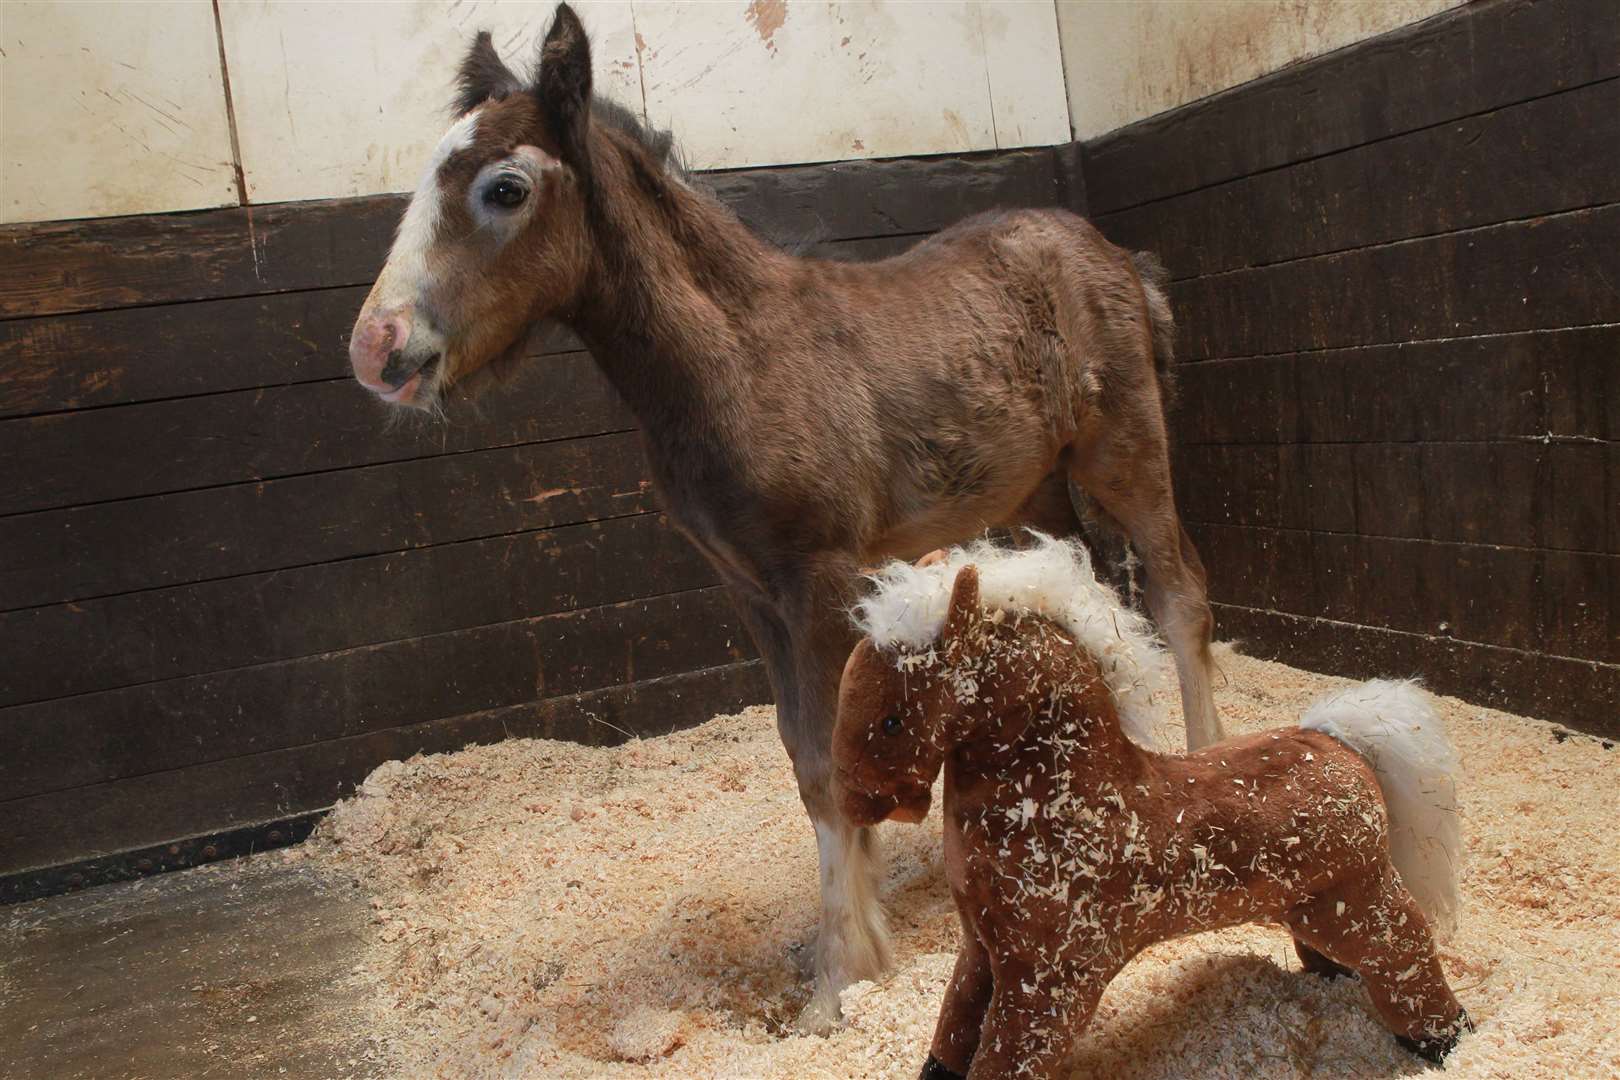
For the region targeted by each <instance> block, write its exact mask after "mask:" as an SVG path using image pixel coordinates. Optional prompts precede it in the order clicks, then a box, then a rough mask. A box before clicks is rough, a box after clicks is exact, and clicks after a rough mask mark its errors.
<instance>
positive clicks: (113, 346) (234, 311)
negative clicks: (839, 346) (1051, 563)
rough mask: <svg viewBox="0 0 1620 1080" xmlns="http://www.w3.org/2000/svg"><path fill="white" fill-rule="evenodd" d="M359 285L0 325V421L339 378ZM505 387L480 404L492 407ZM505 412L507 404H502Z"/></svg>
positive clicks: (842, 244) (841, 246)
mask: <svg viewBox="0 0 1620 1080" xmlns="http://www.w3.org/2000/svg"><path fill="white" fill-rule="evenodd" d="M922 235H924V234H906V235H899V236H883V237H871V238H864V239H856V240H835V241H829V242H825V243H820V244H816V245H813V246H812V247H811V248H810V249H809V251H808V252H807V253H808V254H812V255H820V256H823V257H826V258H834V259H843V260H863V259H875V258H882V257H884V256H887V255H893V254H896V253H897V252H899V251H903V250H905V249H906V248H908V247H910V246H912V245H913V244H915V243H916V242H917V241H918V240H919V239H921V238H922ZM368 288H369V286H364V285H361V286H355V287H350V288H337V289H319V290H313V291H306V292H292V293H276V294H272V295H268V296H249V297H236V298H232V299H227V300H202V301H196V302H193V303H184V304H162V305H158V306H155V307H140V308H114V309H111V310H108V311H92V312H80V313H77V314H72V315H49V316H42V317H39V318H32V319H12V320H10V321H3V322H0V419H4V418H5V417H10V416H23V415H27V414H30V413H41V412H61V411H66V410H72V409H81V408H92V407H101V406H108V405H126V404H131V403H136V402H145V401H159V400H163V399H166V398H175V397H190V396H197V395H202V394H218V393H224V392H228V391H236V390H252V389H256V388H259V387H266V386H283V385H287V384H291V383H307V382H315V381H319V380H323V379H347V378H348V377H349V355H348V340H349V330H350V328H351V327H352V325H353V324H354V319H355V315H356V313H357V312H358V311H359V310H360V304H361V302H362V301H364V300H365V297H366V292H367V290H368ZM583 350H584V346H583V345H582V344H581V343H580V341H579V339H578V338H577V337H575V336H574V335H573V334H572V333H571V332H570V331H568V330H566V329H565V328H563V327H562V326H559V325H556V324H550V323H547V324H542V325H540V326H537V327H536V328H535V329H534V331H533V332H531V334H530V337H529V341H528V343H527V346H526V359H525V364H534V363H535V362H536V361H537V360H539V359H540V358H543V357H549V356H553V355H555V354H557V353H568V352H582V351H583ZM506 394H507V390H506V388H505V387H496V388H494V389H493V390H491V391H490V392H489V393H488V395H487V396H486V397H484V398H483V402H484V405H485V408H486V409H487V408H488V407H490V405H491V404H498V402H495V401H494V399H497V398H499V397H502V396H505V395H506ZM509 407H510V406H509Z"/></svg>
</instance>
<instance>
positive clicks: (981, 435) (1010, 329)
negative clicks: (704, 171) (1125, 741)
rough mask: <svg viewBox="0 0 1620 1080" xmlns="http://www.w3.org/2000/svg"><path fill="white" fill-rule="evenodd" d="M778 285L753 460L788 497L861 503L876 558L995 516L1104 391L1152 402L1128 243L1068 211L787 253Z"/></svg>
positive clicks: (1016, 502)
mask: <svg viewBox="0 0 1620 1080" xmlns="http://www.w3.org/2000/svg"><path fill="white" fill-rule="evenodd" d="M780 285H781V291H780V302H779V303H777V304H773V305H770V306H769V307H768V308H767V309H765V310H762V311H761V312H760V313H759V314H758V316H757V319H756V322H757V332H756V333H755V334H754V335H752V338H753V348H754V349H756V350H758V351H760V352H761V353H762V354H768V361H767V360H766V358H765V357H764V356H763V355H762V362H761V363H760V364H759V365H758V366H757V367H756V371H758V372H759V375H758V376H757V381H756V382H755V384H754V388H755V392H756V393H758V394H759V395H760V396H761V397H762V398H763V401H764V404H765V408H764V409H763V410H762V411H761V412H760V413H759V414H758V415H759V416H760V417H762V418H765V417H768V418H771V419H770V421H769V422H763V421H762V424H761V430H760V431H759V433H758V435H759V445H760V448H761V449H762V450H763V451H764V453H763V455H762V456H761V457H758V458H756V459H755V460H756V464H757V466H758V467H760V468H764V469H770V468H771V467H772V466H771V462H773V461H779V462H782V463H784V464H783V468H784V470H786V469H787V467H788V465H789V464H791V466H792V468H791V471H792V473H793V476H794V481H793V482H794V485H795V487H796V488H797V489H798V494H797V496H796V501H798V503H799V505H800V506H801V507H802V506H804V505H805V504H806V503H807V502H809V503H815V502H822V501H827V502H833V503H837V504H838V505H840V506H842V507H845V508H846V509H847V508H850V507H859V508H860V511H859V513H857V514H856V515H854V516H855V517H856V518H857V519H858V520H860V521H861V522H862V523H863V527H862V529H861V530H860V531H861V532H862V533H863V534H864V535H862V536H861V537H860V539H859V540H858V541H857V544H856V546H858V547H860V548H861V549H862V550H863V552H865V553H867V554H869V555H871V556H874V557H875V556H877V555H880V554H886V553H897V554H904V553H908V552H920V551H926V550H929V549H931V548H933V547H937V546H940V545H941V544H944V543H949V542H953V541H956V540H959V539H960V538H961V537H963V536H966V535H972V534H973V533H976V532H979V531H981V530H982V529H984V528H985V527H986V526H987V525H996V524H1000V523H1002V522H1004V521H1006V520H1008V519H1009V518H1010V517H1011V516H1012V515H1013V514H1014V513H1015V511H1017V509H1018V508H1019V507H1020V506H1021V505H1022V504H1023V503H1024V501H1025V500H1026V499H1027V498H1028V497H1029V496H1030V494H1031V492H1032V491H1033V490H1034V489H1035V488H1036V487H1037V486H1038V485H1039V484H1040V482H1041V481H1042V479H1043V478H1045V477H1046V476H1047V475H1048V474H1049V473H1051V472H1052V471H1053V469H1054V468H1055V466H1056V464H1057V461H1058V457H1059V455H1060V454H1061V452H1062V451H1063V449H1064V447H1065V446H1067V445H1069V444H1070V443H1072V442H1074V441H1075V439H1076V437H1077V435H1078V434H1079V433H1080V432H1081V431H1082V430H1083V429H1084V427H1085V426H1086V424H1087V422H1088V420H1091V419H1093V418H1094V417H1096V416H1098V414H1099V413H1100V411H1101V409H1100V405H1099V401H1100V399H1101V398H1102V397H1103V396H1104V395H1108V396H1111V397H1112V398H1114V399H1116V400H1118V399H1123V398H1128V397H1131V396H1133V395H1134V396H1137V397H1143V398H1144V401H1145V405H1144V407H1145V408H1149V409H1151V410H1152V411H1153V412H1155V413H1157V411H1158V409H1159V404H1158V397H1157V393H1156V391H1155V389H1154V385H1155V384H1154V379H1155V375H1154V366H1153V353H1152V347H1151V342H1152V331H1151V327H1150V325H1149V323H1148V319H1147V315H1146V303H1145V298H1144V295H1143V290H1142V285H1141V282H1140V280H1139V279H1138V278H1137V276H1136V273H1135V271H1134V269H1133V267H1132V262H1131V258H1130V255H1129V254H1128V253H1127V252H1125V251H1124V250H1122V249H1120V248H1118V247H1116V246H1114V245H1113V244H1111V243H1109V242H1108V241H1107V240H1106V239H1104V238H1103V237H1102V235H1101V234H1100V233H1098V232H1097V230H1096V229H1095V228H1094V227H1092V226H1091V224H1090V223H1088V222H1087V221H1085V220H1084V219H1083V218H1081V217H1078V216H1077V215H1075V214H1072V213H1070V212H1068V211H1066V210H1056V209H1052V210H1011V211H993V212H989V213H985V214H980V215H978V216H976V217H972V218H969V219H967V220H965V221H963V222H960V223H959V224H957V225H954V226H952V227H950V228H948V229H945V230H943V231H941V232H939V233H937V234H935V235H934V236H933V237H930V238H929V239H927V240H925V241H923V242H922V243H920V244H918V245H917V246H916V247H914V248H912V249H910V250H908V251H906V252H904V253H902V254H899V255H896V256H893V257H891V258H888V259H884V260H881V261H878V262H872V263H843V262H835V261H829V260H794V261H792V262H790V263H788V264H785V265H784V267H783V269H782V272H781V275H780ZM781 418H792V422H790V423H788V424H785V425H784V424H779V423H778V421H779V420H780V419H781ZM806 418H808V420H806ZM807 458H810V459H812V460H811V461H809V462H807V460H806V459H807ZM806 464H810V465H811V466H812V467H811V469H810V470H808V471H809V472H810V473H811V474H813V475H815V476H816V477H817V479H816V481H814V482H812V484H810V485H806V484H805V479H804V478H805V475H806V470H805V468H804V466H805V465H806ZM764 479H765V480H766V483H765V486H766V487H771V486H774V485H773V484H772V483H771V481H770V480H769V479H768V478H764ZM783 479H784V481H785V480H786V476H785V475H784V478H783ZM806 486H810V487H813V488H816V489H819V490H818V491H817V494H818V495H820V496H821V498H819V499H817V498H812V499H806V498H805V495H806V492H805V490H804V489H805V487H806Z"/></svg>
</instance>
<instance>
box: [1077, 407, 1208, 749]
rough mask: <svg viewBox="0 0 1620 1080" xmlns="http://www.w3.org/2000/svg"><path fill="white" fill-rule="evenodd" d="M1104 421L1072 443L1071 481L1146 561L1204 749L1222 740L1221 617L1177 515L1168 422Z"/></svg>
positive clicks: (1151, 606) (1151, 608) (1152, 596)
mask: <svg viewBox="0 0 1620 1080" xmlns="http://www.w3.org/2000/svg"><path fill="white" fill-rule="evenodd" d="M1155 405H1156V402H1155ZM1103 422H1104V423H1106V424H1107V425H1108V426H1106V427H1104V428H1102V429H1101V430H1099V431H1098V432H1097V433H1096V434H1095V435H1093V436H1091V437H1088V438H1084V439H1082V440H1077V442H1076V443H1075V445H1074V446H1072V447H1071V448H1070V452H1069V470H1070V480H1071V481H1072V482H1073V483H1074V484H1075V485H1077V486H1078V487H1080V488H1081V489H1083V490H1084V492H1085V493H1086V494H1088V495H1090V496H1091V497H1092V498H1093V499H1095V500H1096V501H1097V503H1098V504H1099V505H1100V506H1101V507H1102V508H1103V510H1105V511H1106V512H1107V513H1108V514H1109V515H1110V516H1111V517H1113V519H1114V520H1115V521H1117V522H1118V523H1119V524H1120V526H1122V527H1123V528H1124V530H1125V532H1126V534H1127V535H1129V536H1130V538H1131V545H1132V546H1133V547H1134V548H1135V549H1136V553H1137V556H1138V557H1139V558H1140V559H1141V560H1142V566H1143V568H1144V569H1145V570H1146V571H1147V589H1146V594H1147V595H1146V600H1147V608H1148V613H1149V614H1151V615H1152V616H1153V621H1154V622H1156V623H1158V624H1159V630H1160V631H1161V632H1162V633H1163V634H1164V639H1165V642H1166V643H1167V644H1169V646H1170V652H1171V654H1172V655H1174V656H1175V658H1176V674H1177V676H1178V677H1179V678H1180V680H1181V707H1182V713H1183V715H1184V716H1185V717H1186V721H1187V748H1188V749H1189V750H1197V749H1199V748H1201V747H1205V746H1208V745H1209V744H1210V743H1214V742H1219V741H1220V739H1221V738H1222V731H1221V720H1220V716H1219V714H1218V713H1216V711H1215V695H1214V679H1213V673H1214V670H1215V660H1214V657H1213V656H1211V655H1210V651H1209V645H1210V639H1211V635H1212V634H1213V633H1214V629H1215V620H1214V617H1213V616H1212V615H1211V614H1210V610H1209V596H1208V591H1207V585H1206V581H1205V575H1204V564H1203V562H1202V561H1201V560H1200V559H1199V557H1198V551H1197V549H1196V548H1194V547H1193V543H1192V540H1191V538H1190V537H1188V536H1187V530H1186V529H1184V528H1182V527H1181V518H1180V517H1179V516H1178V515H1177V514H1176V502H1175V495H1174V491H1173V489H1172V486H1171V482H1170V450H1169V446H1168V443H1167V441H1166V436H1165V431H1164V424H1163V421H1162V419H1158V418H1156V417H1138V418H1131V417H1111V418H1104V419H1103ZM1079 502H1080V500H1079V499H1078V498H1077V499H1076V503H1077V506H1076V509H1077V511H1079V512H1081V513H1082V514H1083V513H1084V512H1085V508H1084V507H1083V506H1081V505H1079Z"/></svg>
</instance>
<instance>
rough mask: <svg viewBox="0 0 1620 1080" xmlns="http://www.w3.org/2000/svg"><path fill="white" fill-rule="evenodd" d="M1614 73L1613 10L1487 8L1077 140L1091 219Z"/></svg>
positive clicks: (1492, 4)
mask: <svg viewBox="0 0 1620 1080" xmlns="http://www.w3.org/2000/svg"><path fill="white" fill-rule="evenodd" d="M1617 74H1620V20H1616V19H1615V18H1614V9H1613V6H1612V4H1611V3H1610V2H1609V0H1484V2H1477V3H1470V4H1465V5H1462V6H1459V7H1457V8H1454V9H1452V10H1451V11H1449V12H1446V13H1444V14H1442V15H1439V16H1436V17H1435V18H1433V19H1428V20H1425V21H1423V22H1420V23H1417V24H1414V25H1412V26H1409V27H1405V28H1403V29H1401V30H1397V31H1394V32H1392V33H1388V34H1383V35H1380V36H1379V37H1376V38H1372V39H1370V40H1367V41H1363V42H1360V43H1358V44H1356V45H1355V46H1352V47H1350V48H1346V49H1340V50H1337V51H1335V52H1333V53H1329V54H1328V55H1326V56H1323V57H1319V58H1317V59H1315V60H1312V61H1307V62H1305V63H1301V64H1293V65H1290V66H1289V67H1286V68H1283V69H1281V70H1279V71H1276V72H1274V73H1272V74H1270V75H1267V76H1265V77H1263V78H1260V79H1256V80H1254V81H1253V82H1250V83H1245V84H1244V85H1242V86H1238V87H1235V88H1233V89H1231V90H1228V91H1225V92H1223V93H1219V94H1215V95H1212V96H1210V97H1208V98H1205V99H1203V100H1201V101H1197V102H1194V103H1192V104H1190V105H1187V106H1184V107H1183V108H1180V109H1174V110H1172V111H1170V112H1168V113H1164V114H1161V115H1159V116H1156V117H1153V118H1151V119H1148V120H1145V121H1143V122H1141V123H1139V124H1132V125H1131V126H1129V127H1126V128H1122V129H1120V130H1119V131H1116V132H1111V133H1110V134H1107V135H1104V136H1102V137H1101V138H1098V139H1093V140H1091V141H1090V142H1088V143H1086V145H1085V150H1084V163H1085V166H1084V167H1085V176H1086V193H1087V198H1088V199H1089V201H1090V208H1091V213H1092V214H1095V215H1102V214H1106V213H1109V212H1111V211H1115V210H1120V209H1123V208H1126V207H1130V206H1136V205H1139V204H1142V203H1146V202H1151V201H1153V200H1155V199H1163V198H1166V197H1168V196H1172V195H1176V194H1179V193H1181V192H1186V191H1192V190H1195V189H1197V188H1202V187H1207V186H1209V185H1211V184H1217V183H1220V182H1222V181H1225V180H1231V179H1233V178H1235V177H1241V176H1248V175H1250V174H1253V173H1258V172H1262V171H1264V170H1267V169H1273V168H1277V167H1279V166H1283V165H1289V164H1292V163H1294V162H1298V161H1304V160H1306V159H1308V158H1313V157H1318V156H1320V155H1323V154H1329V153H1332V152H1334V151H1337V150H1343V149H1346V148H1347V147H1353V146H1361V145H1363V144H1365V143H1369V142H1373V141H1375V140H1380V139H1387V138H1389V137H1391V136H1393V135H1398V134H1400V133H1402V132H1407V131H1413V130H1415V129H1418V128H1425V127H1430V126H1432V125H1435V124H1441V123H1445V122H1446V121H1448V120H1455V119H1457V118H1459V117H1465V116H1470V115H1473V114H1475V113H1482V112H1488V111H1490V110H1493V109H1499V108H1501V107H1502V106H1504V105H1511V104H1513V103H1515V102H1520V101H1528V100H1530V99H1531V98H1537V97H1541V96H1544V95H1547V94H1552V93H1556V92H1558V91H1560V90H1567V89H1571V88H1573V87H1578V86H1584V85H1586V84H1588V83H1592V82H1596V81H1598V80H1600V79H1605V78H1612V77H1614V76H1615V75H1617Z"/></svg>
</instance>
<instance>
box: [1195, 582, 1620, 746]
mask: <svg viewBox="0 0 1620 1080" xmlns="http://www.w3.org/2000/svg"><path fill="white" fill-rule="evenodd" d="M1215 622H1216V627H1217V636H1218V637H1220V638H1222V639H1227V640H1235V641H1237V642H1239V644H1240V647H1241V648H1242V651H1243V652H1244V653H1246V654H1248V655H1250V656H1259V657H1262V658H1265V659H1271V660H1281V661H1282V662H1284V663H1286V664H1291V665H1293V666H1295V667H1303V668H1308V669H1309V670H1311V671H1321V672H1325V673H1328V674H1332V675H1346V676H1350V677H1352V678H1363V679H1365V678H1375V677H1416V678H1421V679H1422V680H1423V682H1424V684H1425V685H1426V686H1427V687H1428V688H1429V689H1430V690H1433V691H1434V692H1435V693H1440V694H1450V695H1453V696H1455V697H1460V698H1463V699H1465V700H1467V701H1470V702H1475V703H1478V704H1480V705H1488V706H1491V707H1493V708H1497V709H1504V710H1506V711H1508V712H1513V713H1518V714H1520V715H1523V716H1534V717H1538V718H1540V719H1543V720H1549V721H1552V722H1554V723H1560V724H1566V725H1568V726H1569V727H1571V728H1574V729H1575V730H1577V731H1582V732H1586V733H1588V734H1591V735H1595V736H1597V737H1599V738H1602V739H1604V740H1606V741H1607V743H1608V745H1609V747H1610V748H1611V749H1612V748H1613V745H1614V740H1617V739H1620V665H1616V664H1600V663H1594V662H1592V661H1589V660H1578V659H1572V658H1570V657H1564V656H1549V655H1547V654H1546V653H1543V652H1525V651H1521V650H1517V649H1505V648H1500V647H1497V646H1492V645H1482V644H1479V643H1477V642H1470V641H1458V640H1457V639H1455V638H1451V637H1444V636H1439V635H1431V634H1415V633H1405V632H1402V631H1398V630H1390V629H1387V628H1385V627H1377V626H1365V625H1361V624H1357V623H1350V622H1336V621H1333V620H1330V619H1318V618H1309V617H1305V616H1300V615H1293V614H1289V613H1287V612H1281V611H1270V610H1263V609H1257V608H1248V607H1242V606H1237V605H1232V604H1216V605H1215ZM1548 737H1549V739H1551V738H1555V737H1561V736H1560V735H1559V734H1558V733H1556V732H1554V731H1552V730H1549V731H1548Z"/></svg>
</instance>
